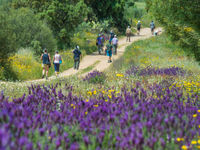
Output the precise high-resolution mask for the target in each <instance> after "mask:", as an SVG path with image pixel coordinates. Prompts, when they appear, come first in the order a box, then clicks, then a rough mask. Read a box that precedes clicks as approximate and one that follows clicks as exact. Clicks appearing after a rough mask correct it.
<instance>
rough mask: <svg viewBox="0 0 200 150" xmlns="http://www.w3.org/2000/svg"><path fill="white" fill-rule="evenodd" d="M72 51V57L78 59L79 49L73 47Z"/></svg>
mask: <svg viewBox="0 0 200 150" xmlns="http://www.w3.org/2000/svg"><path fill="white" fill-rule="evenodd" d="M73 53H74V59H79V58H80V55H81V51H80V50H79V49H75V50H74V51H73Z"/></svg>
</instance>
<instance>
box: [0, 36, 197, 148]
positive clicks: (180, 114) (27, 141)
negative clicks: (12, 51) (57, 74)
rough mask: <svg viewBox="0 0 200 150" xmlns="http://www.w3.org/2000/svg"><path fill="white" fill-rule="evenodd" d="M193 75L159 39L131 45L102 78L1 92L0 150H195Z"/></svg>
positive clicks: (188, 63)
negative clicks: (13, 92)
mask: <svg viewBox="0 0 200 150" xmlns="http://www.w3.org/2000/svg"><path fill="white" fill-rule="evenodd" d="M168 60H170V61H168ZM199 72H200V67H199V65H198V63H197V62H195V61H194V60H193V58H192V57H187V56H186V54H184V53H183V51H181V50H179V47H178V46H176V45H173V44H172V43H170V42H169V40H168V39H167V38H166V35H162V36H160V37H154V38H151V39H149V40H145V41H138V42H136V43H134V44H132V45H131V46H129V47H128V48H127V50H126V52H125V54H124V56H123V57H122V58H120V59H119V60H117V61H115V62H114V63H113V65H112V67H111V68H109V70H107V71H105V72H98V71H94V72H91V73H89V74H88V75H87V76H86V77H84V78H79V77H78V76H73V77H69V78H61V79H57V80H54V81H51V83H44V84H35V85H28V87H27V88H24V93H21V91H20V94H19V93H18V95H15V97H17V98H12V96H13V95H12V93H11V94H9V93H8V91H7V89H5V91H4V92H2V93H1V95H0V101H1V103H0V122H1V126H0V135H1V136H0V148H1V149H26V150H32V149H44V150H55V149H58V150H64V149H70V150H108V149H109V150H129V149H130V150H132V149H135V150H179V149H182V150H196V149H197V150H198V149H200V101H199V96H200V76H199ZM8 90H9V89H8ZM20 90H21V89H20ZM13 91H15V90H14V89H13ZM15 93H17V92H16V91H15ZM21 94H24V95H22V96H21ZM9 96H10V97H9Z"/></svg>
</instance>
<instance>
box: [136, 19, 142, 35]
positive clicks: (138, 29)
mask: <svg viewBox="0 0 200 150" xmlns="http://www.w3.org/2000/svg"><path fill="white" fill-rule="evenodd" d="M141 26H142V24H141V22H140V21H138V23H137V35H140V29H141Z"/></svg>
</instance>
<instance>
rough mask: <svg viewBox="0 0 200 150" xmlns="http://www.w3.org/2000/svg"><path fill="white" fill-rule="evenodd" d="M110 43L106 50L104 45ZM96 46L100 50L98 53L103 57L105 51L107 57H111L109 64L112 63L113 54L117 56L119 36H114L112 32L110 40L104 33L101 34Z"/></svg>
mask: <svg viewBox="0 0 200 150" xmlns="http://www.w3.org/2000/svg"><path fill="white" fill-rule="evenodd" d="M106 41H108V43H107V44H106V47H105V50H104V43H105V42H106ZM96 45H97V48H98V52H99V54H100V55H101V53H102V52H103V51H105V53H104V54H105V55H107V56H109V60H108V63H111V62H112V60H111V57H112V54H114V55H117V47H118V38H117V35H115V34H114V32H113V30H111V32H110V36H109V38H106V37H105V35H104V34H103V33H101V34H99V35H98V37H97V40H96Z"/></svg>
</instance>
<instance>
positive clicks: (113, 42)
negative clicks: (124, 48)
mask: <svg viewBox="0 0 200 150" xmlns="http://www.w3.org/2000/svg"><path fill="white" fill-rule="evenodd" d="M112 45H113V53H114V55H117V47H118V39H117V35H115V36H114V38H113V39H112Z"/></svg>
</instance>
